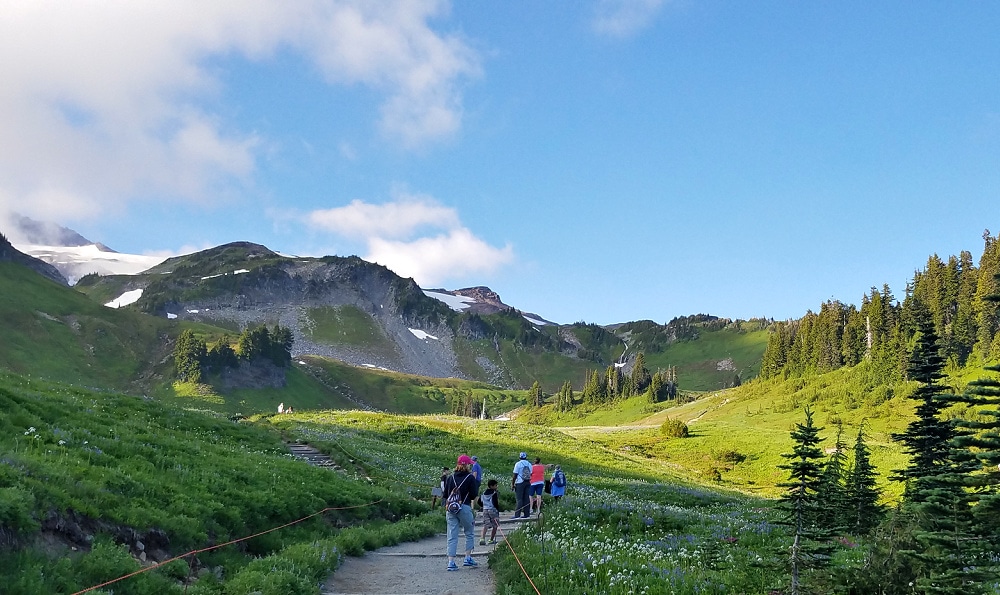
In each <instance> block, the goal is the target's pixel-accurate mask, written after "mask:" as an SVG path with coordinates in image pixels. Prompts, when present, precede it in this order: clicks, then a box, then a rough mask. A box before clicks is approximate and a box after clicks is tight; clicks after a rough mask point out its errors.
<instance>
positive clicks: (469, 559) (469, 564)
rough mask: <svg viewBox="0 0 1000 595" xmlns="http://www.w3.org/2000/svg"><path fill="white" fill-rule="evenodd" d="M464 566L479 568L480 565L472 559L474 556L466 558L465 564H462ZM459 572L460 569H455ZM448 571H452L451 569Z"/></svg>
mask: <svg viewBox="0 0 1000 595" xmlns="http://www.w3.org/2000/svg"><path fill="white" fill-rule="evenodd" d="M462 566H479V563H478V562H476V561H475V560H473V559H472V556H466V557H465V562H462ZM455 569H456V570H458V568H457V567H456V568H455ZM448 570H451V569H450V568H449V569H448Z"/></svg>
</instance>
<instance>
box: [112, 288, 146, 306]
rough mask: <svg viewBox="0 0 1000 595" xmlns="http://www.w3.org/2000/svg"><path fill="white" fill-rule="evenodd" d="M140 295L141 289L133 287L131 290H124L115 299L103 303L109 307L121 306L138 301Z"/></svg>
mask: <svg viewBox="0 0 1000 595" xmlns="http://www.w3.org/2000/svg"><path fill="white" fill-rule="evenodd" d="M141 297H142V290H141V289H133V290H132V291H126V292H125V293H123V294H121V295H120V296H118V297H116V298H115V299H113V300H111V301H110V302H108V303H106V304H104V305H105V306H107V307H109V308H123V307H125V306H127V305H129V304H134V303H136V302H138V301H139V298H141Z"/></svg>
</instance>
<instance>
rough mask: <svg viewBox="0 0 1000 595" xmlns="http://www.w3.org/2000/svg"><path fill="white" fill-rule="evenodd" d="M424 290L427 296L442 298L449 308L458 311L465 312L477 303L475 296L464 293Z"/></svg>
mask: <svg viewBox="0 0 1000 595" xmlns="http://www.w3.org/2000/svg"><path fill="white" fill-rule="evenodd" d="M423 292H424V295H426V296H427V297H432V298H434V299H436V300H441V301H442V302H444V303H445V304H447V305H448V307H449V308H451V309H452V310H454V311H456V312H464V311H465V310H468V309H469V307H470V306H472V304H475V303H476V300H475V298H470V297H466V296H464V295H451V294H450V293H441V292H439V291H430V290H428V289H424V290H423ZM411 330H412V329H411Z"/></svg>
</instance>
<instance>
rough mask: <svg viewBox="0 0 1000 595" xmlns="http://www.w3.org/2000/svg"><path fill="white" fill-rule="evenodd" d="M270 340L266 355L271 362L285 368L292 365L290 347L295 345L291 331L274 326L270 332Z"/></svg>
mask: <svg viewBox="0 0 1000 595" xmlns="http://www.w3.org/2000/svg"><path fill="white" fill-rule="evenodd" d="M270 340H271V344H270V345H269V348H268V353H269V357H270V359H271V361H272V362H274V365H276V366H279V367H282V368H287V367H288V366H289V365H291V363H292V346H293V345H294V344H295V340H294V338H293V336H292V329H290V328H288V327H284V326H281V325H280V324H276V325H274V329H272V330H271V333H270Z"/></svg>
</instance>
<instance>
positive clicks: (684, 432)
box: [660, 418, 688, 438]
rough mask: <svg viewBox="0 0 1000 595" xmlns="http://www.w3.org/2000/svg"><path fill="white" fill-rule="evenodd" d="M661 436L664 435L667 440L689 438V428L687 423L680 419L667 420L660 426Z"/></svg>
mask: <svg viewBox="0 0 1000 595" xmlns="http://www.w3.org/2000/svg"><path fill="white" fill-rule="evenodd" d="M660 434H663V435H664V436H666V437H667V438H687V437H688V426H687V424H686V423H684V422H682V421H681V420H679V419H669V418H668V419H667V421H665V422H663V425H661V426H660Z"/></svg>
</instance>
